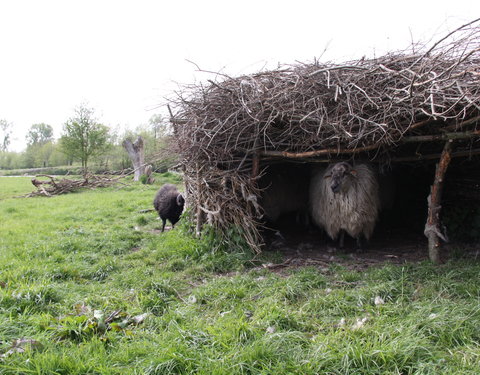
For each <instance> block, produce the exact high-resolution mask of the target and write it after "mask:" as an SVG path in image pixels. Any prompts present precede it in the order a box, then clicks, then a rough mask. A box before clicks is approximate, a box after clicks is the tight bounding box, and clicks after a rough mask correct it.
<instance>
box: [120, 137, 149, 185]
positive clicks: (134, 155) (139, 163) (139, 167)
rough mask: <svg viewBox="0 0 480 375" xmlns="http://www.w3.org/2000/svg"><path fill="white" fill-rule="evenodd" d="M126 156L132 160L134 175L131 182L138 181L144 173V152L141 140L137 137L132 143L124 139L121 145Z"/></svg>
mask: <svg viewBox="0 0 480 375" xmlns="http://www.w3.org/2000/svg"><path fill="white" fill-rule="evenodd" d="M122 145H123V147H124V148H125V150H127V152H128V156H129V157H130V159H131V160H132V164H133V169H134V175H133V180H134V181H139V180H140V176H141V175H142V174H144V173H145V152H144V149H143V138H142V137H140V136H138V138H137V140H136V141H135V142H133V143H132V141H131V140H130V139H126V140H124V141H123V143H122Z"/></svg>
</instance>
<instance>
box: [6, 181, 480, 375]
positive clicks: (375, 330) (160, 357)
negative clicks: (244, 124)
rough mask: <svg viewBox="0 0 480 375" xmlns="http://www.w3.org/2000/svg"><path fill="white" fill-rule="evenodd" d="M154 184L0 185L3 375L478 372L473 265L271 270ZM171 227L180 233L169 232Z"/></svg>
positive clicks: (478, 289) (478, 307)
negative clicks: (195, 231) (158, 198)
mask: <svg viewBox="0 0 480 375" xmlns="http://www.w3.org/2000/svg"><path fill="white" fill-rule="evenodd" d="M166 181H170V182H176V183H179V182H180V181H179V179H178V177H177V176H174V175H167V176H157V183H156V184H155V185H154V186H146V185H141V184H138V185H134V184H132V185H131V186H128V187H123V188H121V189H118V188H115V187H113V188H108V189H103V190H95V191H90V190H88V191H83V192H79V193H75V194H69V195H63V196H57V197H52V198H28V199H18V198H16V199H14V198H9V197H12V196H17V195H21V194H24V193H28V192H29V191H31V190H32V187H31V185H30V182H29V179H28V178H20V177H19V178H0V374H152V375H153V374H158V375H159V374H392V375H393V374H397V375H400V374H402V375H403V374H432V375H433V374H472V375H473V374H480V277H479V276H480V264H479V263H478V261H474V260H471V259H469V260H465V259H464V260H462V259H460V260H456V261H452V262H450V263H448V264H446V265H442V266H440V267H435V266H432V265H430V264H428V263H420V264H405V265H403V266H398V265H385V266H382V267H372V268H370V269H369V270H367V271H366V272H356V271H352V270H351V269H347V268H344V267H343V266H341V265H336V264H331V265H330V266H329V267H319V268H316V267H300V268H291V269H286V270H284V271H282V272H281V273H279V272H272V271H270V270H269V269H267V268H265V267H262V263H266V262H278V261H279V259H280V257H281V256H280V255H279V254H265V255H262V256H261V257H256V258H255V261H252V258H253V255H252V254H250V253H249V252H248V251H242V250H241V249H229V250H228V249H227V250H225V249H224V250H222V251H220V250H218V249H216V248H214V247H212V244H211V242H209V241H208V238H205V239H202V240H197V239H194V238H192V237H191V235H190V234H189V232H188V225H186V224H185V220H183V224H180V223H179V225H178V226H177V227H176V228H175V229H174V230H173V231H169V232H165V233H164V234H159V233H158V229H159V228H160V221H159V220H157V219H156V214H155V213H154V212H149V213H139V211H140V210H142V209H145V208H150V207H151V201H152V199H153V195H154V193H155V191H156V190H157V189H158V187H159V186H160V185H161V184H162V183H164V182H166ZM181 223H182V221H181Z"/></svg>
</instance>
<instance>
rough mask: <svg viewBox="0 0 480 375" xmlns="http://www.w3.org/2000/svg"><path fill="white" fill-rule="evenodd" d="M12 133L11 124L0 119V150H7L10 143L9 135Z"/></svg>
mask: <svg viewBox="0 0 480 375" xmlns="http://www.w3.org/2000/svg"><path fill="white" fill-rule="evenodd" d="M11 134H12V124H11V123H9V122H8V121H7V120H0V151H3V152H5V151H7V149H8V146H9V145H10V141H11V139H10V135H11Z"/></svg>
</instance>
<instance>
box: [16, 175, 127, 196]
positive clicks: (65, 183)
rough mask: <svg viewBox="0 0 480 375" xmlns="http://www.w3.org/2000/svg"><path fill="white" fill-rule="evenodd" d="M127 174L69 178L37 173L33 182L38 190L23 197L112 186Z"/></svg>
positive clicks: (52, 194)
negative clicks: (42, 178) (43, 178)
mask: <svg viewBox="0 0 480 375" xmlns="http://www.w3.org/2000/svg"><path fill="white" fill-rule="evenodd" d="M41 177H45V178H47V179H48V180H39V178H41ZM123 177H125V176H123V175H122V176H115V177H111V176H107V175H102V176H99V175H93V174H87V175H85V176H83V178H82V179H68V178H57V177H54V176H50V175H37V176H36V177H34V178H32V184H33V185H34V186H35V187H36V188H37V190H36V191H33V192H31V193H29V194H27V195H25V196H23V197H25V198H30V197H38V196H44V197H52V196H54V195H60V194H66V193H71V192H74V191H77V190H79V189H96V188H99V187H107V186H112V185H114V184H117V183H119V182H120V181H119V180H120V179H122V178H123Z"/></svg>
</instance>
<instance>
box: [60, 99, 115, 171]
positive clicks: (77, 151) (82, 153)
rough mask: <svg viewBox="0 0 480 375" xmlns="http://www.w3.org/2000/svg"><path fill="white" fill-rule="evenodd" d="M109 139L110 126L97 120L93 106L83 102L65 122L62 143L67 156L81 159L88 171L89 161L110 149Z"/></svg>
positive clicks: (85, 169)
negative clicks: (90, 106)
mask: <svg viewBox="0 0 480 375" xmlns="http://www.w3.org/2000/svg"><path fill="white" fill-rule="evenodd" d="M108 140H109V129H108V127H107V126H105V125H102V124H100V123H98V122H97V120H96V118H95V112H94V110H93V108H89V107H87V106H86V105H85V104H82V105H80V106H78V107H77V108H76V109H75V115H74V116H73V117H71V118H70V119H68V120H67V122H66V123H65V124H64V126H63V135H62V137H61V138H60V144H61V148H62V151H63V152H64V153H65V154H66V155H67V156H69V157H71V158H73V159H77V160H80V161H81V163H82V168H83V169H84V172H86V171H87V167H88V161H89V160H90V159H91V158H93V157H97V156H99V155H101V154H103V153H104V152H106V151H107V150H108V148H109V146H110V144H109V141H108Z"/></svg>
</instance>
